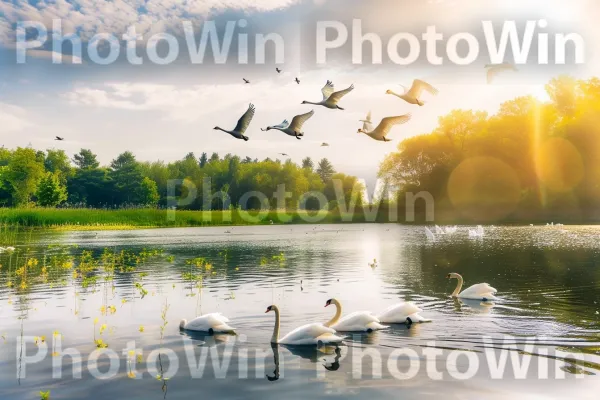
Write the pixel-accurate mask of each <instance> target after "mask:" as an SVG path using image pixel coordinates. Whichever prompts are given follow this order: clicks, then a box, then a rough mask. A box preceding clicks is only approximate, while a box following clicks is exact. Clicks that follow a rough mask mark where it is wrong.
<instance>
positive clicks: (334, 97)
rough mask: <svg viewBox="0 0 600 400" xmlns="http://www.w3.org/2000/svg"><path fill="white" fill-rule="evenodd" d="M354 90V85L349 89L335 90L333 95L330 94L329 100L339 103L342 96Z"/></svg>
mask: <svg viewBox="0 0 600 400" xmlns="http://www.w3.org/2000/svg"><path fill="white" fill-rule="evenodd" d="M353 90H354V85H350V87H349V88H348V89H344V90H340V91H339V92H335V93H333V94H332V95H331V96H329V101H332V102H333V103H334V104H337V103H338V101H340V100H341V99H342V97H344V96H345V95H347V94H348V93H350V92H351V91H353Z"/></svg>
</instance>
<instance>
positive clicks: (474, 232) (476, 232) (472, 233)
mask: <svg viewBox="0 0 600 400" xmlns="http://www.w3.org/2000/svg"><path fill="white" fill-rule="evenodd" d="M484 235H485V231H484V230H483V226H481V225H477V229H469V237H470V238H482V237H483V236H484Z"/></svg>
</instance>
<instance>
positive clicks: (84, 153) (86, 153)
mask: <svg viewBox="0 0 600 400" xmlns="http://www.w3.org/2000/svg"><path fill="white" fill-rule="evenodd" d="M73 162H74V163H75V165H76V166H77V168H80V169H93V168H98V167H99V166H100V163H99V162H98V159H97V157H96V155H95V154H94V153H92V151H91V150H88V149H81V150H79V153H77V154H75V155H74V156H73Z"/></svg>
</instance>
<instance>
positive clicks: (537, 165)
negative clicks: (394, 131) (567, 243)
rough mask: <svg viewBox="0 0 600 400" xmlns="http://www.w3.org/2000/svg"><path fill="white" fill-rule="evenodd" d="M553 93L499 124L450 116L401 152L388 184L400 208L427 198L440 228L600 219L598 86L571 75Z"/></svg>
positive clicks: (520, 104) (517, 104)
mask: <svg viewBox="0 0 600 400" xmlns="http://www.w3.org/2000/svg"><path fill="white" fill-rule="evenodd" d="M546 91H547V94H548V97H549V99H550V100H549V101H545V102H544V101H540V100H539V99H536V98H534V97H520V98H516V99H514V100H511V101H508V102H506V103H504V104H502V106H501V107H500V109H499V111H498V112H497V114H496V115H488V114H487V113H485V112H479V111H470V110H455V111H452V112H451V113H450V114H449V115H446V116H443V117H441V118H440V119H439V124H438V127H437V128H436V129H435V130H434V131H433V132H431V133H429V134H425V135H420V136H416V137H412V138H410V139H407V140H404V141H403V142H402V143H400V145H399V147H398V151H397V152H395V153H392V154H390V155H389V156H388V157H386V159H385V160H384V161H383V163H382V164H381V168H380V176H381V177H384V178H386V179H387V180H388V182H389V183H390V184H393V185H395V186H396V187H398V188H400V192H399V197H398V199H399V204H400V206H402V203H403V202H404V199H405V194H406V193H416V192H422V191H425V192H429V193H430V194H431V195H432V197H433V199H435V213H436V215H435V218H436V220H438V219H441V220H470V221H481V222H486V221H487V222H492V221H532V222H533V221H534V220H541V221H544V220H546V221H549V220H551V219H550V218H555V220H556V218H561V219H562V221H584V220H587V221H589V220H595V221H598V220H600V209H599V206H600V136H599V135H600V80H599V79H595V78H594V79H591V80H586V81H578V80H575V79H572V78H570V77H564V76H563V77H559V78H556V79H554V80H552V81H551V82H550V83H549V84H548V85H546ZM421 207H422V205H421Z"/></svg>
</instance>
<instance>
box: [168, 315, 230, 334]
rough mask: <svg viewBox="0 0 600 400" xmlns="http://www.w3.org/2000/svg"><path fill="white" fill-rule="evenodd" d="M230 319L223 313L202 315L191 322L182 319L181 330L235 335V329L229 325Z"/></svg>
mask: <svg viewBox="0 0 600 400" xmlns="http://www.w3.org/2000/svg"><path fill="white" fill-rule="evenodd" d="M228 323H229V319H228V318H227V317H225V316H224V315H222V314H221V313H212V314H206V315H201V316H199V317H196V318H194V319H193V320H191V321H190V322H188V321H187V320H185V319H182V320H181V322H180V323H179V329H180V330H185V331H196V332H208V333H210V334H213V333H233V332H235V328H232V327H231V326H229V325H228Z"/></svg>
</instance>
